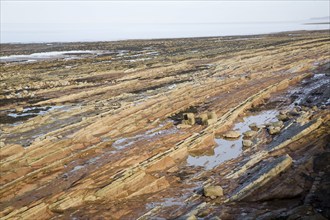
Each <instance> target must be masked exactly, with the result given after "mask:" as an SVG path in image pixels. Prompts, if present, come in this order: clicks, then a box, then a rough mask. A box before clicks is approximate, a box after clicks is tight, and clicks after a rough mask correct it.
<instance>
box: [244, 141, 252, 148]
mask: <svg viewBox="0 0 330 220" xmlns="http://www.w3.org/2000/svg"><path fill="white" fill-rule="evenodd" d="M242 144H243V147H252V145H253V142H252V141H251V140H243V142H242Z"/></svg>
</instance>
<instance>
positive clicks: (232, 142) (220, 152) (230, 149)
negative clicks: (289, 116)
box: [187, 110, 278, 170]
mask: <svg viewBox="0 0 330 220" xmlns="http://www.w3.org/2000/svg"><path fill="white" fill-rule="evenodd" d="M277 114H278V111H277V110H268V111H262V112H260V113H258V114H254V115H250V116H247V117H244V118H243V122H238V123H236V124H235V125H234V128H233V130H235V131H238V132H239V133H240V134H242V133H244V132H246V131H248V130H250V128H249V125H250V124H252V123H256V124H257V125H262V124H265V123H268V122H273V121H277V119H276V115H277ZM242 140H243V135H241V136H240V137H239V138H237V139H223V138H217V139H215V141H216V143H217V146H216V147H215V148H214V153H213V154H212V155H207V156H192V155H189V156H188V159H187V163H188V165H193V166H202V167H204V168H205V169H207V170H209V169H212V168H214V167H216V166H218V165H219V164H221V163H223V162H225V161H227V160H230V159H233V158H236V157H238V156H239V155H240V154H241V152H242V151H243V145H242Z"/></svg>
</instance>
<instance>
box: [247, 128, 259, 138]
mask: <svg viewBox="0 0 330 220" xmlns="http://www.w3.org/2000/svg"><path fill="white" fill-rule="evenodd" d="M243 134H244V138H252V137H254V136H256V135H257V134H258V132H256V131H252V130H250V131H246V132H244V133H243Z"/></svg>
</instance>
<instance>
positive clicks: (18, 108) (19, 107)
mask: <svg viewBox="0 0 330 220" xmlns="http://www.w3.org/2000/svg"><path fill="white" fill-rule="evenodd" d="M23 110H24V108H23V107H22V106H17V107H16V108H15V111H16V112H22V111H23Z"/></svg>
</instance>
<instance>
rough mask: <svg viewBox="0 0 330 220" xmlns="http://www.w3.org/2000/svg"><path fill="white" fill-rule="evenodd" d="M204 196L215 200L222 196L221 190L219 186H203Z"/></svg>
mask: <svg viewBox="0 0 330 220" xmlns="http://www.w3.org/2000/svg"><path fill="white" fill-rule="evenodd" d="M204 195H205V196H206V197H210V198H211V199H215V198H217V197H220V196H223V189H222V188H221V186H205V187H204Z"/></svg>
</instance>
